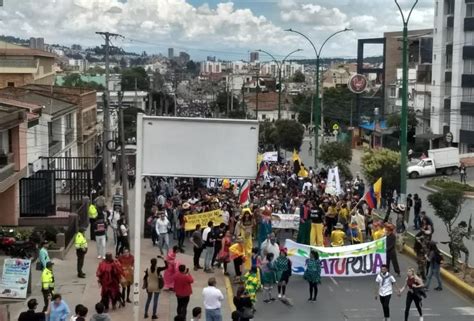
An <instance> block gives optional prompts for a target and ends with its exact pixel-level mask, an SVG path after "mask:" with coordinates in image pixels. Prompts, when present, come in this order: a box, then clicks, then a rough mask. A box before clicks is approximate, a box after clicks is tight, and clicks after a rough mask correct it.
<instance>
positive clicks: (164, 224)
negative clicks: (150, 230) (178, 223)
mask: <svg viewBox="0 0 474 321" xmlns="http://www.w3.org/2000/svg"><path fill="white" fill-rule="evenodd" d="M170 228H171V225H170V221H169V220H168V218H166V215H165V213H164V212H161V213H160V217H159V218H158V219H157V220H156V223H155V229H156V234H157V235H158V248H159V249H160V253H161V255H164V254H168V250H169V248H170V240H169V234H168V233H169V229H170Z"/></svg>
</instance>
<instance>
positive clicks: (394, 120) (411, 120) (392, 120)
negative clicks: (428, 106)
mask: <svg viewBox="0 0 474 321" xmlns="http://www.w3.org/2000/svg"><path fill="white" fill-rule="evenodd" d="M400 124H401V115H400V114H398V113H397V114H391V115H389V116H388V117H387V126H388V127H396V128H398V129H400ZM416 126H418V119H417V118H416V113H415V111H414V110H413V109H410V110H408V129H411V130H413V129H415V128H416Z"/></svg>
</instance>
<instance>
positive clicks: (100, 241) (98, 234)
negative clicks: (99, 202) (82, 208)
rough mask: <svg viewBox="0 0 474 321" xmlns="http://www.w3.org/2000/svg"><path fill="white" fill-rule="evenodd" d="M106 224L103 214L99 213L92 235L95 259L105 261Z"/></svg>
mask: <svg viewBox="0 0 474 321" xmlns="http://www.w3.org/2000/svg"><path fill="white" fill-rule="evenodd" d="M106 233H107V224H106V222H105V217H104V214H103V213H99V215H98V216H97V219H96V221H95V226H94V234H95V241H96V246H97V258H98V259H105V251H106V248H107V235H106Z"/></svg>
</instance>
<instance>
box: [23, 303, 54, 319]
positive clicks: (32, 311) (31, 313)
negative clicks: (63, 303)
mask: <svg viewBox="0 0 474 321" xmlns="http://www.w3.org/2000/svg"><path fill="white" fill-rule="evenodd" d="M50 300H51V297H48V301H50ZM26 305H27V306H28V310H27V311H25V312H22V313H20V316H19V317H18V321H44V320H45V319H46V317H47V316H48V315H49V313H50V311H51V304H50V303H49V302H48V308H47V309H46V311H43V312H36V308H37V307H38V301H37V300H36V299H30V300H28V303H27V304H26Z"/></svg>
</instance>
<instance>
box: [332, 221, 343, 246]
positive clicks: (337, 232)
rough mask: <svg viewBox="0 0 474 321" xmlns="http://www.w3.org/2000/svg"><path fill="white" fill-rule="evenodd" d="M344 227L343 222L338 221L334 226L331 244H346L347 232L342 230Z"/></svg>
mask: <svg viewBox="0 0 474 321" xmlns="http://www.w3.org/2000/svg"><path fill="white" fill-rule="evenodd" d="M343 228H344V226H343V225H342V224H341V223H337V224H336V226H334V230H333V231H332V233H331V246H344V240H345V238H346V233H344V231H342V229H343Z"/></svg>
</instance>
